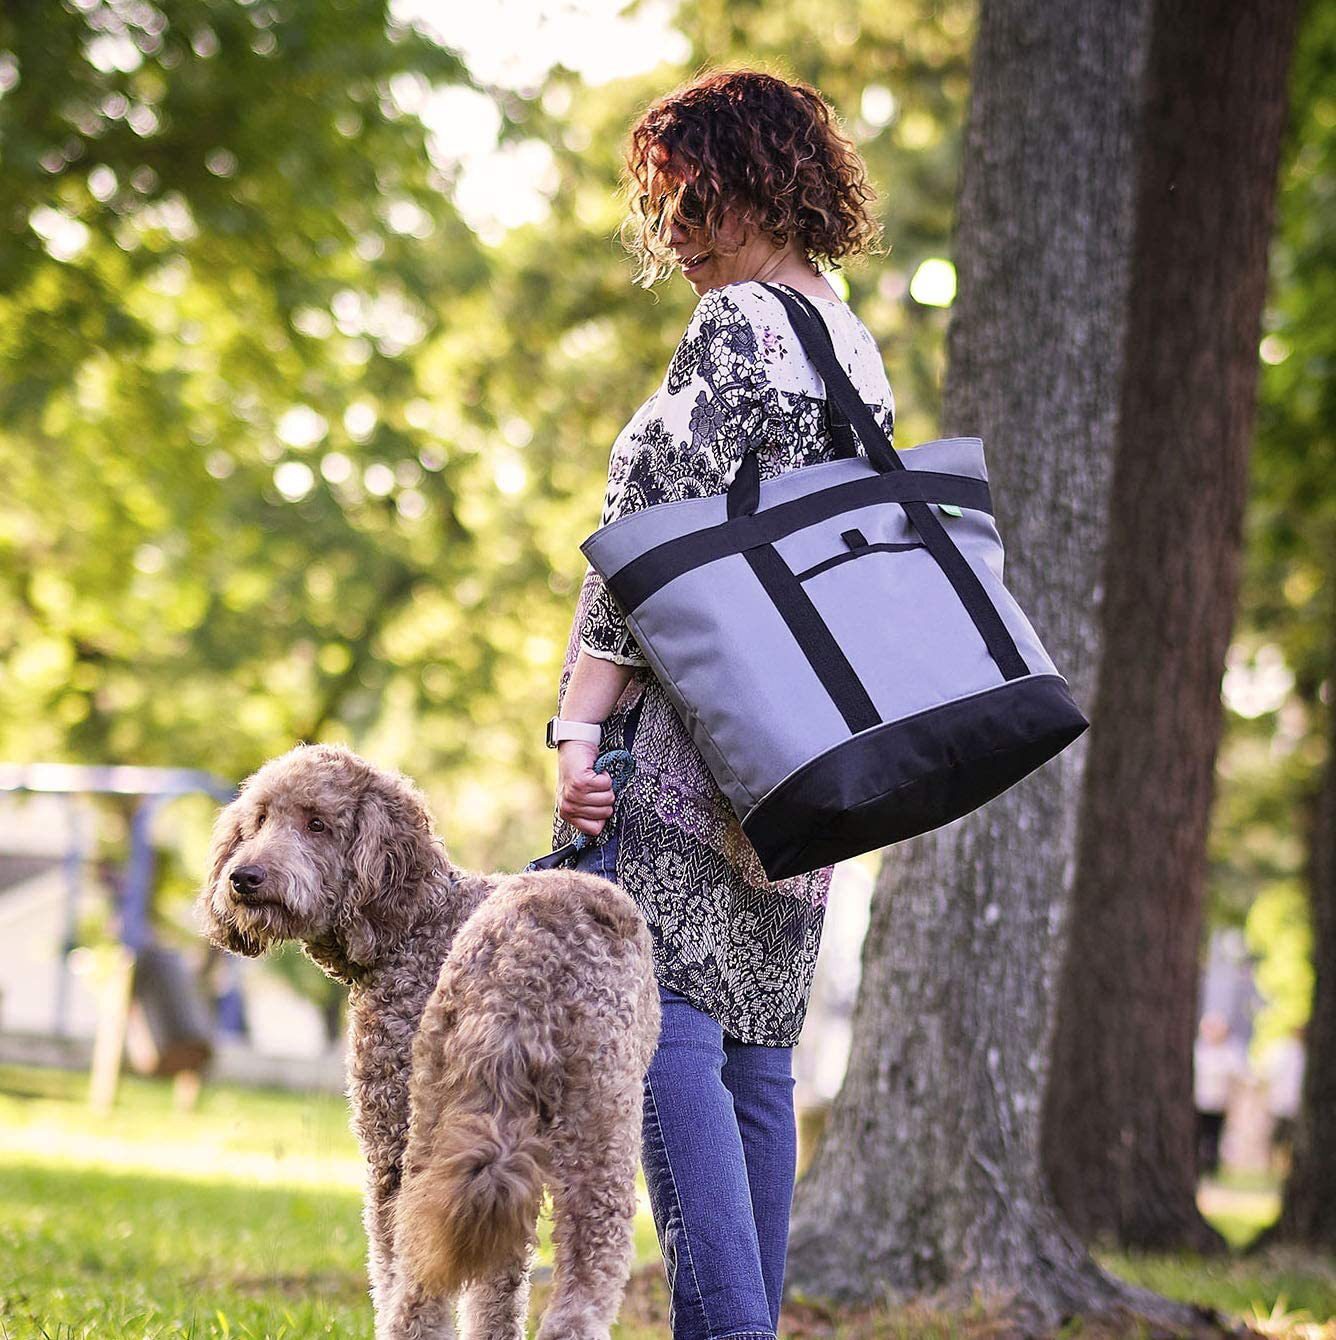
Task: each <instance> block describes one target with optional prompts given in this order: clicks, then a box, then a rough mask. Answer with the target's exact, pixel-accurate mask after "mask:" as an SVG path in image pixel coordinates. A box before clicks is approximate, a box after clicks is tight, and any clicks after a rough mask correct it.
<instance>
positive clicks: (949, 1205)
mask: <svg viewBox="0 0 1336 1340" xmlns="http://www.w3.org/2000/svg"><path fill="white" fill-rule="evenodd" d="M1160 8H1164V9H1165V11H1166V12H1167V11H1168V9H1169V8H1170V6H1168V5H1167V4H1163V5H1162V4H1160V3H1158V2H1157V3H1155V4H1152V3H1151V0H1140V2H1139V3H1129V4H1126V5H1105V4H1101V3H1099V2H1098V0H1082V2H1080V3H1068V4H1064V5H1057V6H1044V5H1034V4H1027V3H1023V0H985V3H984V4H983V6H982V8H981V11H980V20H979V30H978V36H977V39H976V46H975V57H974V73H973V82H972V91H971V104H970V110H969V116H968V122H967V126H966V133H965V147H964V161H963V170H962V179H961V192H960V202H959V213H958V224H957V238H956V254H955V259H956V265H957V270H958V274H959V297H958V299H957V302H956V305H955V310H954V312H953V316H952V323H951V326H950V330H949V333H948V356H949V364H948V374H947V380H946V386H945V395H944V409H943V419H944V429H943V431H944V432H946V433H959V434H977V435H979V436H981V437H983V439H984V442H985V445H986V448H987V452H988V459H989V464H990V468H991V470H992V472H993V481H992V489H993V500H994V506H995V508H996V513H997V519H998V525H999V529H1000V532H1001V534H1002V536H1003V538H1004V540H1005V541H1006V543H1007V546H1008V561H1007V568H1008V574H1007V583H1008V588H1009V589H1010V590H1011V592H1012V593H1013V594H1014V595H1015V597H1016V599H1017V600H1018V601H1019V603H1020V605H1021V607H1022V608H1023V609H1025V610H1026V612H1027V614H1028V615H1029V617H1030V619H1031V621H1032V622H1033V623H1034V625H1035V627H1036V629H1037V630H1038V631H1039V633H1040V636H1041V637H1042V638H1043V640H1044V644H1045V646H1046V648H1047V649H1048V650H1049V652H1050V654H1051V655H1052V656H1053V659H1054V661H1055V662H1056V664H1057V665H1058V667H1059V669H1061V670H1062V671H1063V672H1064V673H1065V674H1066V675H1067V678H1068V681H1069V683H1070V686H1071V689H1072V692H1073V696H1074V697H1075V699H1076V701H1077V702H1078V703H1079V704H1082V705H1083V706H1085V707H1086V709H1087V716H1092V713H1091V711H1090V707H1091V705H1092V704H1093V703H1094V702H1095V701H1096V700H1097V696H1098V688H1099V684H1098V680H1099V668H1100V664H1101V654H1102V647H1103V639H1104V635H1105V626H1104V621H1103V619H1102V617H1101V613H1102V609H1101V607H1102V604H1103V581H1104V573H1105V567H1106V564H1105V553H1106V549H1107V546H1108V543H1109V534H1108V529H1109V509H1110V498H1111V492H1112V488H1113V482H1114V462H1115V460H1116V459H1117V451H1118V446H1119V442H1120V437H1121V429H1120V423H1121V416H1122V413H1123V410H1124V406H1125V404H1126V399H1127V398H1126V394H1125V386H1126V382H1127V378H1128V376H1129V373H1130V368H1129V363H1130V360H1131V359H1133V358H1134V357H1135V356H1136V355H1137V354H1138V350H1137V349H1135V348H1134V347H1133V345H1134V341H1135V340H1136V339H1139V338H1144V331H1142V330H1139V329H1138V328H1137V327H1136V326H1135V325H1134V323H1133V315H1134V313H1135V312H1136V311H1137V310H1138V309H1137V307H1136V304H1135V303H1134V301H1133V300H1134V296H1136V295H1135V292H1134V290H1135V283H1134V281H1135V278H1136V269H1135V266H1134V259H1135V247H1134V244H1135V242H1136V239H1137V237H1138V231H1137V227H1136V209H1137V204H1138V201H1139V199H1140V196H1141V193H1140V192H1139V189H1138V187H1139V184H1140V181H1141V172H1140V169H1139V165H1138V158H1139V154H1140V152H1141V150H1142V148H1143V147H1144V144H1145V137H1144V135H1143V133H1142V123H1143V119H1144V116H1145V114H1146V108H1145V104H1144V101H1143V76H1144V74H1145V72H1146V71H1147V69H1148V68H1150V66H1149V65H1148V62H1149V61H1150V60H1151V59H1152V48H1153V46H1154V43H1155V42H1156V41H1157V40H1164V37H1163V32H1162V25H1160V24H1157V23H1156V22H1155V19H1156V16H1157V15H1158V14H1159V11H1160ZM1211 8H1212V12H1213V13H1214V12H1215V11H1216V9H1217V8H1218V6H1212V7H1211ZM1092 721H1093V722H1094V725H1093V728H1092V730H1091V731H1089V732H1087V733H1086V735H1085V736H1083V737H1082V738H1081V739H1080V740H1078V741H1077V742H1076V743H1075V744H1074V745H1072V746H1071V747H1069V748H1068V749H1067V750H1065V751H1064V752H1063V753H1062V754H1060V755H1059V756H1058V757H1057V758H1055V759H1053V760H1051V761H1050V762H1049V763H1047V764H1045V765H1044V767H1042V768H1040V769H1039V770H1038V771H1037V772H1035V773H1034V774H1032V775H1031V776H1030V777H1028V778H1026V779H1025V780H1024V781H1023V782H1021V783H1020V784H1019V785H1017V786H1015V787H1013V788H1012V789H1010V790H1009V791H1007V792H1005V793H1004V794H1003V795H1001V796H999V797H997V798H996V799H995V800H993V801H991V802H990V803H989V804H988V805H986V806H984V807H983V808H982V809H980V810H978V811H975V812H974V813H973V814H970V815H967V816H965V817H964V818H962V819H960V820H957V821H955V822H954V823H952V824H948V825H946V826H945V827H943V828H940V829H938V830H936V831H935V832H932V833H929V834H925V835H923V836H922V837H920V838H916V839H914V840H912V841H910V842H907V843H904V844H901V845H899V846H897V847H896V848H895V849H894V851H893V852H891V853H890V854H889V855H888V856H887V858H886V860H885V862H884V865H883V868H882V872H881V876H880V879H879V881H878V888H877V891H876V893H875V895H874V899H873V907H872V915H871V920H870V925H869V928H868V933H867V938H866V941H865V943H864V949H863V968H862V980H861V985H860V990H859V997H858V1003H857V1006H856V1010H855V1018H854V1036H853V1043H852V1048H851V1054H850V1059H849V1066H848V1070H847V1073H846V1077H845V1082H844V1085H843V1087H842V1089H841V1091H840V1093H839V1095H838V1097H837V1098H836V1100H835V1102H834V1104H833V1106H832V1110H831V1113H830V1117H829V1119H828V1122H827V1125H826V1129H825V1132H824V1135H823V1138H822V1140H821V1142H820V1144H819V1145H818V1147H817V1149H816V1151H815V1154H814V1157H813V1161H812V1165H811V1168H810V1171H809V1172H808V1174H807V1176H806V1177H805V1178H804V1179H803V1180H802V1182H800V1183H799V1185H798V1188H797V1191H796V1195H795V1199H794V1210H793V1222H792V1229H791V1238H790V1242H791V1249H790V1260H789V1269H788V1277H789V1280H790V1283H791V1285H792V1287H793V1289H794V1290H795V1292H798V1293H803V1294H807V1295H813V1296H820V1297H826V1298H830V1299H833V1300H836V1301H840V1302H855V1301H869V1300H873V1299H881V1298H884V1297H886V1296H887V1295H888V1294H889V1295H890V1296H892V1297H896V1296H900V1297H904V1296H907V1295H924V1294H929V1295H935V1297H936V1298H937V1300H938V1301H941V1302H944V1303H947V1304H955V1305H959V1304H965V1303H968V1302H969V1301H971V1299H972V1298H973V1297H975V1296H976V1295H980V1294H982V1295H983V1296H985V1297H987V1298H989V1299H991V1300H993V1301H994V1302H995V1303H999V1304H1001V1305H1002V1306H1003V1308H1004V1310H1005V1311H1006V1312H1008V1313H1009V1314H1010V1315H1011V1316H1012V1317H1013V1318H1015V1319H1016V1321H1017V1322H1018V1323H1019V1324H1021V1325H1023V1326H1025V1327H1026V1328H1027V1329H1029V1330H1043V1329H1047V1328H1050V1327H1052V1326H1055V1325H1058V1324H1060V1323H1061V1322H1062V1321H1063V1320H1064V1319H1065V1318H1066V1317H1068V1316H1070V1315H1072V1314H1076V1313H1085V1314H1092V1315H1093V1314H1116V1313H1119V1312H1123V1311H1135V1312H1138V1313H1140V1314H1141V1315H1143V1316H1146V1317H1149V1318H1152V1319H1154V1320H1158V1321H1163V1322H1168V1323H1171V1324H1177V1325H1187V1326H1190V1325H1192V1324H1193V1322H1194V1321H1200V1320H1202V1319H1203V1318H1205V1317H1207V1316H1210V1315H1213V1314H1208V1313H1206V1312H1204V1311H1203V1310H1200V1309H1194V1308H1191V1307H1188V1306H1185V1305H1181V1304H1176V1303H1170V1302H1168V1301H1167V1300H1164V1299H1160V1298H1157V1297H1156V1296H1155V1295H1152V1294H1149V1293H1147V1292H1145V1291H1143V1290H1140V1289H1136V1288H1133V1287H1131V1286H1128V1285H1125V1284H1124V1283H1123V1282H1121V1281H1118V1280H1116V1279H1113V1278H1112V1277H1110V1276H1108V1275H1106V1274H1105V1273H1104V1272H1102V1271H1101V1270H1100V1269H1099V1268H1098V1267H1097V1266H1096V1265H1095V1263H1094V1262H1093V1261H1092V1260H1091V1259H1090V1257H1089V1256H1088V1254H1087V1253H1086V1251H1085V1248H1084V1246H1083V1245H1082V1243H1081V1242H1080V1240H1079V1238H1078V1237H1077V1236H1076V1235H1075V1234H1074V1233H1073V1232H1072V1231H1071V1229H1070V1228H1069V1227H1068V1226H1067V1224H1066V1223H1065V1221H1064V1220H1063V1219H1062V1218H1061V1216H1060V1215H1059V1214H1058V1212H1057V1210H1056V1207H1055V1205H1054V1204H1053V1202H1052V1200H1051V1197H1050V1195H1049V1193H1048V1189H1047V1185H1046V1180H1045V1177H1044V1174H1043V1169H1042V1164H1041V1121H1040V1117H1041V1113H1042V1110H1043V1104H1044V1098H1045V1092H1046V1087H1047V1079H1048V1071H1049V1055H1050V1048H1051V1044H1052V1038H1053V1027H1054V1001H1055V997H1056V990H1057V985H1058V979H1059V974H1060V970H1061V965H1062V963H1063V961H1064V959H1063V953H1064V948H1065V942H1066V932H1067V921H1068V914H1069V907H1070V899H1071V889H1072V881H1073V877H1074V874H1075V869H1076V860H1077V832H1078V818H1079V800H1080V796H1081V790H1082V782H1083V777H1084V774H1085V770H1086V751H1087V748H1088V746H1089V745H1090V743H1092V737H1093V736H1095V734H1096V732H1097V731H1098V730H1099V729H1100V726H1099V723H1098V721H1097V720H1096V719H1095V718H1094V717H1093V716H1092ZM1003 1300H1005V1301H1003Z"/></svg>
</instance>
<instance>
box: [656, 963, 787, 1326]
mask: <svg viewBox="0 0 1336 1340" xmlns="http://www.w3.org/2000/svg"><path fill="white" fill-rule="evenodd" d="M659 1000H660V1003H661V1006H662V1010H663V1023H662V1026H661V1030H660V1034H659V1046H658V1049H657V1051H656V1052H655V1055H654V1059H653V1060H652V1061H651V1062H650V1067H649V1072H648V1073H647V1074H646V1076H645V1115H644V1140H643V1144H642V1160H643V1163H644V1167H645V1182H646V1186H647V1188H648V1190H649V1199H650V1208H651V1209H652V1211H653V1214H654V1225H655V1228H656V1229H657V1231H658V1235H659V1246H660V1249H661V1250H662V1252H663V1260H664V1270H665V1273H666V1275H667V1279H668V1291H669V1325H670V1327H671V1330H672V1335H673V1340H720V1337H723V1336H728V1337H730V1340H743V1338H744V1337H746V1340H773V1337H774V1334H775V1328H774V1325H773V1322H772V1320H771V1315H770V1306H769V1300H768V1298H767V1294H766V1280H765V1276H764V1274H763V1272H762V1268H761V1253H760V1244H759V1242H758V1241H757V1236H756V1224H755V1222H754V1220H753V1218H752V1198H751V1189H750V1187H749V1185H748V1181H747V1161H746V1155H745V1152H744V1150H743V1144H742V1136H741V1134H740V1132H739V1130H738V1122H737V1118H736V1115H735V1112H734V1108H733V1099H732V1097H731V1095H730V1094H729V1092H728V1089H727V1088H726V1087H725V1085H724V1082H723V1077H722V1071H723V1067H724V1047H723V1030H722V1029H721V1028H720V1026H719V1024H718V1023H717V1022H716V1021H715V1020H714V1019H712V1018H710V1016H709V1015H707V1014H705V1013H704V1012H703V1011H701V1010H698V1009H696V1008H695V1006H693V1005H692V1004H691V1003H690V1002H689V1001H688V1000H687V999H686V998H685V997H684V996H682V995H680V994H679V993H678V992H676V991H673V990H671V989H669V988H667V987H665V986H663V985H660V987H659Z"/></svg>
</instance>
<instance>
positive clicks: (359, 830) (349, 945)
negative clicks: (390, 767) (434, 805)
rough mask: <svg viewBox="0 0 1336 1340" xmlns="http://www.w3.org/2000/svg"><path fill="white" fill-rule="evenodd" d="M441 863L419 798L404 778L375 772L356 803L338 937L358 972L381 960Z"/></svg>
mask: <svg viewBox="0 0 1336 1340" xmlns="http://www.w3.org/2000/svg"><path fill="white" fill-rule="evenodd" d="M442 864H443V861H442V854H441V851H440V849H439V847H438V846H437V845H436V842H435V840H434V839H433V837H432V832H431V815H430V813H429V811H428V809H427V805H426V802H425V800H424V799H423V797H422V796H421V794H420V793H419V792H418V791H417V789H416V788H415V787H414V786H412V784H411V783H409V782H408V781H406V780H404V779H403V778H398V777H393V776H390V775H389V774H387V773H375V774H373V775H372V777H371V778H370V779H369V781H368V783H367V786H366V789H365V790H364V791H363V792H362V795H361V798H360V799H359V801H358V805H357V811H356V814H355V815H354V817H353V832H352V837H351V845H350V847H349V851H348V882H347V886H346V887H345V889H344V892H343V901H342V903H341V904H340V907H339V912H338V927H339V938H340V939H341V940H342V941H343V944H344V947H345V948H346V950H347V952H348V957H349V958H350V959H351V960H352V961H353V962H354V963H358V964H361V965H362V966H363V967H366V966H369V965H371V964H373V963H375V962H377V961H378V960H379V959H381V958H382V957H383V956H384V955H385V954H386V953H387V952H388V951H389V950H390V949H392V948H393V946H394V945H395V943H396V942H397V941H398V940H399V939H400V937H401V936H402V935H403V933H404V932H405V931H406V930H407V929H408V928H409V927H410V926H411V925H412V923H413V919H414V917H415V915H416V914H417V912H418V910H419V909H420V908H421V906H422V905H423V903H424V902H425V900H426V896H427V884H428V881H429V880H430V878H431V876H432V873H433V872H434V871H435V870H437V869H439V868H440V867H441V866H442Z"/></svg>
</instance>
